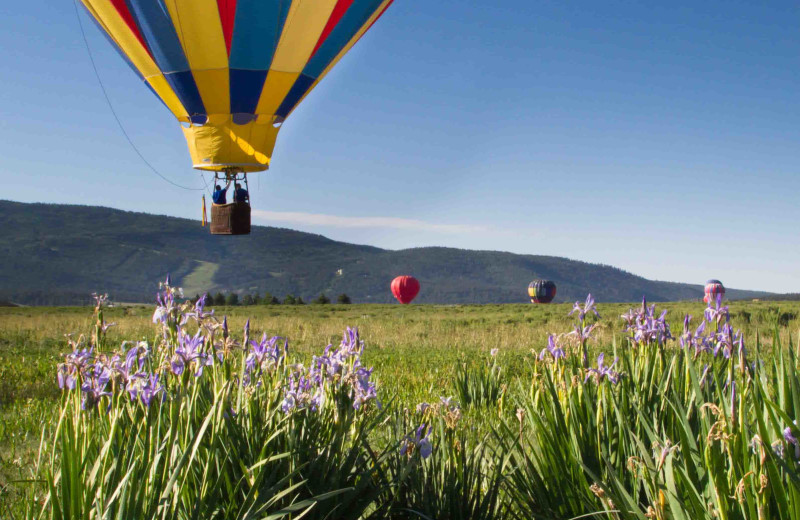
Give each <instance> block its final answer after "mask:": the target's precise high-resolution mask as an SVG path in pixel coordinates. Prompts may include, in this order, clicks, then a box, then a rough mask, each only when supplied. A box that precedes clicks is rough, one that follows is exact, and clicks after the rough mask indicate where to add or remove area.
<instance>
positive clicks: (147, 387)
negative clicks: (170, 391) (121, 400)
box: [128, 374, 164, 406]
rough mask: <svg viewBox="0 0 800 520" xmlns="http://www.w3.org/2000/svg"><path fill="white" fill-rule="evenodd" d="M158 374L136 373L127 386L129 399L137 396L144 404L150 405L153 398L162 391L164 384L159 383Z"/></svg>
mask: <svg viewBox="0 0 800 520" xmlns="http://www.w3.org/2000/svg"><path fill="white" fill-rule="evenodd" d="M159 378H160V376H159V375H158V374H149V375H147V374H136V380H135V381H134V382H133V383H132V384H131V385H130V386H129V387H128V393H129V394H130V396H131V399H136V398H137V397H138V398H139V399H140V400H141V401H142V404H144V405H145V406H150V403H151V402H152V400H153V398H154V397H155V396H156V395H157V394H159V393H161V392H163V391H164V385H162V384H161V383H159Z"/></svg>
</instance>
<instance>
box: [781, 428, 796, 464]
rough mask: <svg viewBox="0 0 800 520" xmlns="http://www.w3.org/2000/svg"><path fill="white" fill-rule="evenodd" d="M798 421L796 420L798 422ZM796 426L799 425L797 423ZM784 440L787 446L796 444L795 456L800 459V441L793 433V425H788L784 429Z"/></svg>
mask: <svg viewBox="0 0 800 520" xmlns="http://www.w3.org/2000/svg"><path fill="white" fill-rule="evenodd" d="M796 422H797V421H795V423H796ZM795 426H797V425H796V424H795ZM783 440H784V441H786V445H787V446H794V458H795V459H800V441H798V440H797V437H795V436H794V434H793V433H792V427H791V426H787V427H786V428H784V429H783Z"/></svg>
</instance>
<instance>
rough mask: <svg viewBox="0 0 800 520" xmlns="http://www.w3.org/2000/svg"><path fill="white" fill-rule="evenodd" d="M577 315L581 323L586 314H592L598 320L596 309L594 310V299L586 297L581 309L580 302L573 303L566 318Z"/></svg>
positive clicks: (598, 315) (590, 296)
mask: <svg viewBox="0 0 800 520" xmlns="http://www.w3.org/2000/svg"><path fill="white" fill-rule="evenodd" d="M576 312H577V313H578V319H579V320H580V321H583V319H584V318H585V317H586V315H587V314H589V313H590V312H593V313H594V315H595V316H597V317H598V318H599V317H600V314H598V312H597V309H596V308H595V302H594V298H593V297H592V295H591V294H589V295H588V296H586V302H585V303H584V305H583V307H581V304H580V302H575V305H573V306H572V310H571V311H570V312H569V314H567V316H572V315H573V314H574V313H576Z"/></svg>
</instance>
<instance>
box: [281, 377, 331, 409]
mask: <svg viewBox="0 0 800 520" xmlns="http://www.w3.org/2000/svg"><path fill="white" fill-rule="evenodd" d="M322 400H323V394H322V388H321V387H320V386H318V385H315V384H314V382H313V381H312V380H310V379H308V378H306V377H305V376H302V375H301V376H300V377H294V376H291V377H290V379H289V384H288V385H287V386H286V388H285V390H284V394H283V401H282V402H281V410H283V412H284V413H289V412H292V411H294V410H296V409H306V408H307V409H309V410H311V411H312V412H316V411H317V410H318V409H319V407H320V406H321V405H322Z"/></svg>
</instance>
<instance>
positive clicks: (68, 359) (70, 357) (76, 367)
mask: <svg viewBox="0 0 800 520" xmlns="http://www.w3.org/2000/svg"><path fill="white" fill-rule="evenodd" d="M93 360H94V347H92V348H86V349H79V348H75V349H74V350H73V351H72V352H70V353H69V354H67V355H66V356H65V357H64V362H63V363H61V364H60V365H59V366H58V372H57V374H56V375H57V379H58V387H59V388H61V389H63V388H68V389H69V390H74V389H75V387H76V386H77V381H78V379H77V378H78V376H79V375H81V374H83V372H84V371H85V370H86V369H87V368H88V367H89V366H90V364H91V362H92V361H93Z"/></svg>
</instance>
